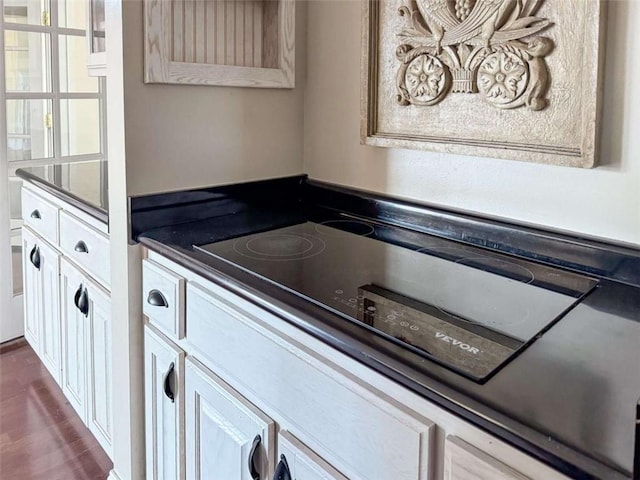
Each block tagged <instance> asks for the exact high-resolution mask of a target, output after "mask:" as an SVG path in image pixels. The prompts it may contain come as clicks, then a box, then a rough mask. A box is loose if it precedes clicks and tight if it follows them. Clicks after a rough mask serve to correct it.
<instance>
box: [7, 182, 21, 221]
mask: <svg viewBox="0 0 640 480" xmlns="http://www.w3.org/2000/svg"><path fill="white" fill-rule="evenodd" d="M9 214H10V216H9V218H10V219H11V229H12V230H14V229H16V228H20V227H21V226H22V180H21V179H20V178H18V177H9Z"/></svg>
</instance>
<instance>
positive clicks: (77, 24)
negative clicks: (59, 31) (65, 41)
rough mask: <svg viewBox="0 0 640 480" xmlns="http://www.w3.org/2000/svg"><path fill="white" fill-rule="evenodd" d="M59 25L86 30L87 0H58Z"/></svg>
mask: <svg viewBox="0 0 640 480" xmlns="http://www.w3.org/2000/svg"><path fill="white" fill-rule="evenodd" d="M58 25H60V26H61V27H64V28H77V29H80V30H84V29H85V28H86V27H87V2H86V0H58ZM85 42H86V39H85Z"/></svg>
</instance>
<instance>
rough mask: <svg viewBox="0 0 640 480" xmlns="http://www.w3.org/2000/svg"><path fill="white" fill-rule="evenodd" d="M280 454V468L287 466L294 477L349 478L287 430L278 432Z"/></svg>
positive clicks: (309, 479) (306, 479)
mask: <svg viewBox="0 0 640 480" xmlns="http://www.w3.org/2000/svg"><path fill="white" fill-rule="evenodd" d="M278 454H279V455H278V456H279V459H280V461H279V462H278V468H287V469H288V470H289V474H290V476H291V478H292V479H295V480H348V479H347V477H345V476H344V475H342V474H341V473H340V472H338V471H337V470H336V469H335V468H333V467H332V466H331V465H329V464H328V463H327V462H325V461H324V460H323V459H322V458H320V457H319V456H318V455H317V454H316V453H315V452H313V451H312V450H311V449H310V448H309V447H307V446H306V445H304V444H303V443H302V442H301V441H300V440H298V439H297V438H296V437H294V436H293V435H291V434H290V433H289V432H287V431H286V430H283V431H281V432H280V433H279V434H278ZM283 464H284V465H283ZM285 465H286V466H285Z"/></svg>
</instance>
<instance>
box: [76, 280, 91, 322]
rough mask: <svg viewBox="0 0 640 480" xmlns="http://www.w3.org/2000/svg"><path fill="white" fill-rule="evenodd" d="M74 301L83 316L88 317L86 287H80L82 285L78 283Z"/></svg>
mask: <svg viewBox="0 0 640 480" xmlns="http://www.w3.org/2000/svg"><path fill="white" fill-rule="evenodd" d="M75 301H76V307H78V310H80V313H82V314H83V315H84V316H85V317H88V316H89V293H88V292H87V289H86V288H84V289H83V288H82V285H80V288H79V289H78V291H77V292H76V295H75Z"/></svg>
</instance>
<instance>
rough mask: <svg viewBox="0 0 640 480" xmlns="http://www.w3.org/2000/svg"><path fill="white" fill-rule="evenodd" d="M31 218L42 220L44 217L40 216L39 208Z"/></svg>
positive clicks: (32, 213)
mask: <svg viewBox="0 0 640 480" xmlns="http://www.w3.org/2000/svg"><path fill="white" fill-rule="evenodd" d="M31 218H33V219H35V220H40V219H41V218H42V217H41V216H40V210H38V209H37V208H36V209H35V210H34V211H33V212H31Z"/></svg>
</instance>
